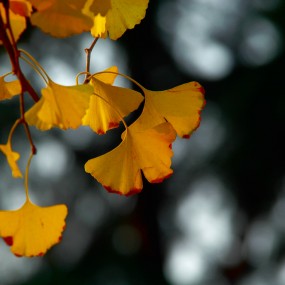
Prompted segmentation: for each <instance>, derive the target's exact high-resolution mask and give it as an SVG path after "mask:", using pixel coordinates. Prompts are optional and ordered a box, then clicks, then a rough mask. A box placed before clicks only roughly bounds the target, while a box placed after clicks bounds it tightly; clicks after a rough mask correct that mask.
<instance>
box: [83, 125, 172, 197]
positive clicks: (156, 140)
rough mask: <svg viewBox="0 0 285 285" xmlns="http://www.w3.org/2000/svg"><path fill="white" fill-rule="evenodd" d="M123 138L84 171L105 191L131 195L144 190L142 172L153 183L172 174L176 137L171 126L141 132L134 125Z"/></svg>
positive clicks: (90, 161) (92, 160) (91, 160)
mask: <svg viewBox="0 0 285 285" xmlns="http://www.w3.org/2000/svg"><path fill="white" fill-rule="evenodd" d="M134 124H135V123H134ZM123 137H124V138H123V141H122V142H121V144H120V145H119V146H117V147H116V148H115V149H113V150H112V151H110V152H108V153H106V154H104V155H101V156H99V157H96V158H93V159H90V160H88V161H87V162H86V164H85V171H86V172H87V173H90V174H91V175H92V176H93V177H94V178H95V179H97V181H99V182H100V183H101V184H102V185H103V186H104V187H105V188H106V190H108V191H109V192H114V193H118V194H122V195H132V194H135V193H138V192H140V191H141V189H142V187H143V183H142V173H141V172H143V173H144V176H145V177H146V179H147V180H148V181H149V182H151V183H158V182H161V181H162V180H163V179H165V178H167V177H169V176H170V175H171V174H172V172H173V170H172V169H171V168H170V166H171V157H172V155H173V152H172V150H171V144H172V142H173V141H174V140H175V137H176V134H175V131H174V130H173V128H172V127H171V125H170V124H169V123H167V122H165V123H163V124H160V125H158V126H156V127H154V128H151V129H148V130H144V131H141V132H140V131H137V129H136V128H132V126H131V127H130V128H128V130H127V131H126V132H125V133H124V134H123Z"/></svg>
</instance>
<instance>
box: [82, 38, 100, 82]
mask: <svg viewBox="0 0 285 285" xmlns="http://www.w3.org/2000/svg"><path fill="white" fill-rule="evenodd" d="M98 39H99V38H95V39H94V40H93V42H92V44H91V46H90V47H89V48H86V49H85V53H86V76H85V80H84V84H86V83H88V82H89V79H88V78H89V77H88V74H90V59H91V53H92V50H93V48H94V46H95V44H96V43H97V41H98Z"/></svg>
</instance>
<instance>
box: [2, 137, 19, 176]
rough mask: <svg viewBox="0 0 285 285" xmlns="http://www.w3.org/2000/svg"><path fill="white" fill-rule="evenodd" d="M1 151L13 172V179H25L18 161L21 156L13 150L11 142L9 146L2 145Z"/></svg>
mask: <svg viewBox="0 0 285 285" xmlns="http://www.w3.org/2000/svg"><path fill="white" fill-rule="evenodd" d="M0 151H2V152H3V153H4V155H5V156H6V158H7V161H8V164H9V166H10V168H11V170H12V175H13V177H15V178H21V177H23V175H22V172H21V170H20V169H19V167H18V164H17V160H19V158H20V154H19V153H18V152H15V151H13V150H12V147H11V144H10V143H9V142H8V143H7V144H1V145H0Z"/></svg>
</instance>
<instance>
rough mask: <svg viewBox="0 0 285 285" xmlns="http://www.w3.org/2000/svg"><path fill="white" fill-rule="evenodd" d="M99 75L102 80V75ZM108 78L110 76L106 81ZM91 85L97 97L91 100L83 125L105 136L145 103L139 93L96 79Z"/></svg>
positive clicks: (92, 97)
mask: <svg viewBox="0 0 285 285" xmlns="http://www.w3.org/2000/svg"><path fill="white" fill-rule="evenodd" d="M99 75H101V78H102V74H99ZM112 75H113V74H112ZM105 77H106V76H105ZM108 78H110V75H109V77H107V78H106V79H108ZM102 79H103V80H104V78H102ZM91 85H92V86H93V88H94V94H95V95H93V96H91V98H90V105H89V109H88V110H87V113H86V115H85V116H84V118H83V120H82V124H83V125H84V126H90V127H91V128H92V130H94V131H95V132H96V133H98V134H105V133H106V131H108V130H110V129H112V128H115V127H118V126H119V123H120V121H121V120H122V118H123V117H125V116H127V115H129V114H130V113H131V112H132V111H134V110H135V109H137V108H138V106H139V105H140V103H141V102H142V101H143V96H142V95H141V94H140V93H139V92H136V91H134V90H131V89H127V88H122V87H117V86H112V85H110V84H106V83H104V82H103V81H100V80H98V79H97V78H96V77H93V78H92V80H91ZM97 95H98V96H97Z"/></svg>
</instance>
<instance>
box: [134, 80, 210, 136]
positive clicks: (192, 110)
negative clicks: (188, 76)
mask: <svg viewBox="0 0 285 285" xmlns="http://www.w3.org/2000/svg"><path fill="white" fill-rule="evenodd" d="M141 87H142V86H141ZM142 89H143V92H144V94H145V106H144V110H143V114H142V115H141V118H140V120H139V124H140V125H141V126H140V127H141V128H150V127H153V126H155V125H157V124H158V123H160V122H161V121H162V120H166V121H167V122H169V123H171V125H172V126H173V128H174V129H175V131H176V132H177V134H178V135H179V136H180V137H184V138H189V136H190V134H191V133H192V132H193V131H194V130H195V129H197V127H198V126H199V123H200V112H201V110H202V109H203V107H204V105H205V99H204V89H203V87H202V86H201V85H200V84H199V83H197V82H189V83H186V84H182V85H179V86H177V87H174V88H172V89H169V90H165V91H150V90H147V89H145V88H143V87H142Z"/></svg>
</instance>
